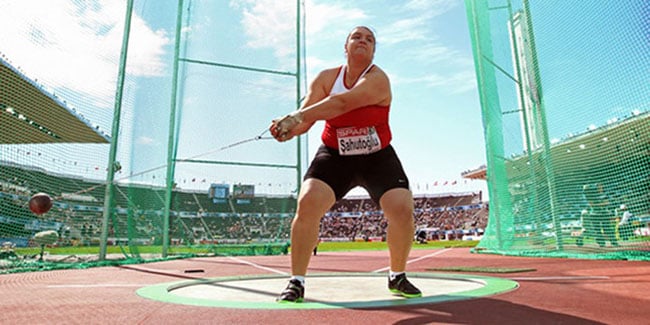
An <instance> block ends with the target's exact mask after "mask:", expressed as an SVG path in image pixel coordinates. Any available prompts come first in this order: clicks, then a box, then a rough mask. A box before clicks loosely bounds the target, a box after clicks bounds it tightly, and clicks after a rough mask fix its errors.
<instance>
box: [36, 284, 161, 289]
mask: <svg viewBox="0 0 650 325" xmlns="http://www.w3.org/2000/svg"><path fill="white" fill-rule="evenodd" d="M147 285H150V284H131V283H124V284H122V283H105V284H51V285H48V286H46V288H52V289H70V288H82V289H84V288H123V287H124V288H125V287H140V288H141V287H143V286H147Z"/></svg>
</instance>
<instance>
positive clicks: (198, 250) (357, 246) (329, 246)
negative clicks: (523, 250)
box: [15, 240, 478, 255]
mask: <svg viewBox="0 0 650 325" xmlns="http://www.w3.org/2000/svg"><path fill="white" fill-rule="evenodd" d="M477 244H478V241H467V240H465V241H462V240H450V241H430V242H428V243H426V244H418V243H413V249H438V248H449V247H475V246H476V245H477ZM215 247H219V245H217V246H215ZM124 249H125V250H126V251H127V252H129V248H128V247H124ZM137 249H138V252H139V253H140V254H160V252H162V247H161V246H138V247H137ZM387 249H388V246H387V244H386V242H321V243H319V244H318V251H319V252H350V251H373V250H387ZM45 250H46V251H47V252H48V253H49V254H51V255H97V254H99V246H74V247H48V248H46V249H45ZM15 251H16V253H17V254H20V255H34V254H39V253H40V251H41V250H40V248H38V247H29V248H16V249H15ZM106 251H107V252H106V253H107V254H122V249H121V248H120V247H119V246H108V247H107V248H106ZM211 252H213V250H212V249H211V246H192V247H187V246H170V247H169V253H170V254H190V253H194V254H209V253H211Z"/></svg>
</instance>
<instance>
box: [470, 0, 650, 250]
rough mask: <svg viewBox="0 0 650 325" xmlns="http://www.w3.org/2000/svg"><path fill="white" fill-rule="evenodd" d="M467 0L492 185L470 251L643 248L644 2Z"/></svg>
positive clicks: (646, 181) (648, 203) (646, 205)
mask: <svg viewBox="0 0 650 325" xmlns="http://www.w3.org/2000/svg"><path fill="white" fill-rule="evenodd" d="M465 4H466V9H467V18H468V22H469V27H470V34H471V37H472V46H473V52H474V57H475V66H476V73H477V80H478V88H479V93H480V101H481V107H482V113H483V121H484V129H485V138H486V156H487V160H488V167H487V181H488V188H489V196H490V217H489V221H488V227H487V229H486V234H485V236H484V238H483V239H482V240H481V242H480V244H479V245H478V247H477V249H476V251H482V252H494V253H500V254H512V255H532V256H562V257H576V258H599V259H608V258H616V259H619V258H620V259H643V260H647V259H650V241H649V237H648V236H650V233H649V222H650V112H649V110H650V88H649V87H650V83H648V76H649V75H650V74H649V72H650V43H648V32H649V31H650V25H649V23H648V22H649V21H650V20H649V19H648V17H649V16H648V14H649V13H650V7H649V6H648V2H647V1H636V0H624V1H619V2H617V3H616V5H615V6H613V5H610V4H606V3H594V2H585V1H547V0H544V1H533V0H529V1H526V0H523V1H496V0H491V1H483V0H466V1H465Z"/></svg>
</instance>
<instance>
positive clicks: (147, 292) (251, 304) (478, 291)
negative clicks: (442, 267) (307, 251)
mask: <svg viewBox="0 0 650 325" xmlns="http://www.w3.org/2000/svg"><path fill="white" fill-rule="evenodd" d="M408 277H409V280H411V282H412V283H413V284H415V285H416V286H417V287H418V288H420V290H421V291H422V297H420V298H411V299H406V298H403V297H401V296H397V295H394V294H392V293H391V292H390V291H388V288H387V279H386V274H385V273H327V274H309V275H308V276H307V281H306V286H305V301H304V302H302V303H278V302H276V301H275V298H276V297H277V296H278V295H279V294H280V292H281V291H282V290H283V289H284V288H285V286H286V285H287V279H288V276H286V275H262V276H260V275H255V276H232V277H220V278H209V279H208V278H206V279H196V280H189V281H188V280H185V281H180V282H171V283H161V284H157V285H153V286H147V287H143V288H140V289H139V290H138V291H137V294H138V295H140V296H142V297H144V298H148V299H152V300H157V301H162V302H168V303H175V304H185V305H194V306H207V307H222V308H244V309H246V308H247V309H332V308H378V307H396V306H405V305H419V304H429V303H438V302H448V301H457V300H465V299H472V298H479V297H484V296H490V295H495V294H498V293H502V292H507V291H510V290H514V289H516V288H517V287H518V286H519V285H518V284H517V282H515V281H512V280H508V279H502V278H493V277H483V276H477V275H462V274H441V273H408Z"/></svg>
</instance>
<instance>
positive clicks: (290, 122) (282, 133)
mask: <svg viewBox="0 0 650 325" xmlns="http://www.w3.org/2000/svg"><path fill="white" fill-rule="evenodd" d="M302 121H303V119H302V112H301V111H299V110H298V111H294V112H292V113H290V114H288V115H286V116H285V117H282V118H279V119H275V120H273V122H272V123H271V127H270V131H271V134H272V135H273V137H274V138H275V139H276V140H278V141H287V140H289V139H291V138H293V136H295V135H296V134H291V131H293V130H294V129H295V128H296V126H298V125H299V124H300V123H302Z"/></svg>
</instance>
